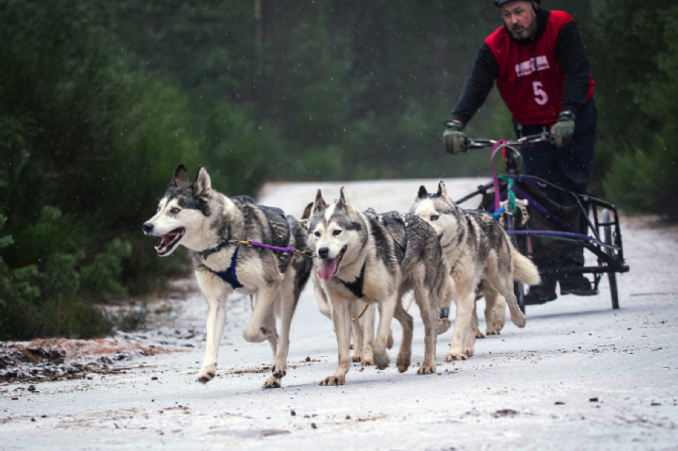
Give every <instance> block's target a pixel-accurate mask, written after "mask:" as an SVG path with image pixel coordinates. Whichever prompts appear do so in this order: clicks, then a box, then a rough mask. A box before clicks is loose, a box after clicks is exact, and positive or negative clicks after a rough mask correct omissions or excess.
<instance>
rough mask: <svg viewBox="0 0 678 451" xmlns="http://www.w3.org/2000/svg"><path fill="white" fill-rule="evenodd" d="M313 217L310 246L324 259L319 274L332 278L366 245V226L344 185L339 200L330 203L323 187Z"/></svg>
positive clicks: (317, 255) (309, 236)
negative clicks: (327, 201) (351, 202)
mask: <svg viewBox="0 0 678 451" xmlns="http://www.w3.org/2000/svg"><path fill="white" fill-rule="evenodd" d="M311 214H312V216H311V218H310V220H309V227H308V230H309V233H308V239H307V240H308V246H309V248H310V249H311V250H312V251H313V253H314V254H315V256H316V257H317V258H319V259H320V261H321V264H320V269H319V270H318V276H319V277H320V278H321V279H324V280H330V279H331V278H332V277H333V276H334V275H335V274H337V272H338V271H339V269H340V268H341V267H342V262H344V263H346V264H350V263H352V262H353V261H354V260H355V259H356V258H357V257H358V254H359V253H360V250H361V249H362V247H363V246H362V243H363V242H364V239H363V231H364V226H363V223H362V221H361V219H360V217H359V215H358V213H357V212H356V211H355V210H354V209H353V207H352V206H351V204H350V203H349V201H348V198H347V197H346V194H345V192H344V188H341V197H340V199H339V201H338V202H337V203H336V204H334V205H330V206H327V204H326V203H325V201H324V200H323V198H322V194H321V193H320V190H318V194H317V196H316V200H315V202H314V204H313V209H312V212H311Z"/></svg>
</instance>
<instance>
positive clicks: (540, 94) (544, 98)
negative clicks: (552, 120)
mask: <svg viewBox="0 0 678 451" xmlns="http://www.w3.org/2000/svg"><path fill="white" fill-rule="evenodd" d="M543 87H544V85H543V84H542V83H541V82H540V81H534V82H532V89H533V90H534V101H535V102H537V105H539V106H544V105H546V103H547V102H548V101H549V95H548V94H546V91H544V89H543Z"/></svg>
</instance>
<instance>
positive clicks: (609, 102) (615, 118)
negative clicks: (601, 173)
mask: <svg viewBox="0 0 678 451" xmlns="http://www.w3.org/2000/svg"><path fill="white" fill-rule="evenodd" d="M596 7H598V8H600V10H598V11H600V12H601V14H600V16H599V31H598V33H599V36H598V38H599V41H600V46H601V52H603V51H604V52H607V58H606V59H605V64H606V66H604V67H601V70H602V71H603V75H604V77H605V79H606V81H607V84H606V85H605V87H601V91H602V93H603V98H604V104H603V106H602V108H605V109H604V111H605V113H604V114H603V121H602V122H603V126H604V127H605V130H606V132H607V133H606V134H607V136H609V138H608V139H606V140H605V145H604V147H603V149H604V155H605V154H606V155H605V156H606V157H607V158H605V162H606V163H608V164H609V165H610V166H611V170H609V171H607V173H606V178H605V181H604V187H605V191H606V194H607V195H608V197H609V198H610V199H611V200H612V201H614V202H617V203H619V205H621V206H622V207H625V208H627V209H628V210H629V211H631V212H652V213H655V214H658V215H660V216H663V217H665V218H667V219H669V220H672V221H676V220H678V214H677V213H675V212H674V211H672V210H671V209H670V208H668V209H667V208H666V206H667V205H670V204H671V201H672V200H673V198H672V195H673V194H674V193H675V192H676V191H677V189H678V183H677V182H676V180H677V179H676V177H675V170H676V160H678V147H677V146H678V102H677V99H678V79H677V78H676V72H677V71H678V6H676V5H675V4H674V2H671V1H668V0H664V1H658V2H652V3H651V4H648V5H644V6H643V8H637V7H636V5H635V3H633V2H632V1H630V0H621V1H614V2H611V1H606V2H601V3H600V4H596ZM603 10H604V11H605V14H602V11H603Z"/></svg>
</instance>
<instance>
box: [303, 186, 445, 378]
mask: <svg viewBox="0 0 678 451" xmlns="http://www.w3.org/2000/svg"><path fill="white" fill-rule="evenodd" d="M308 224H309V226H308V231H309V232H308V239H307V242H308V246H309V248H310V249H311V250H312V251H313V252H314V255H315V256H316V257H317V258H316V259H315V261H314V265H315V268H314V270H316V271H317V275H318V278H317V279H316V278H314V281H316V283H319V284H320V289H321V290H322V292H323V293H324V294H325V295H326V296H327V298H329V300H330V302H329V304H330V305H331V308H332V315H331V316H332V321H333V322H334V329H335V332H336V335H337V344H338V347H339V365H338V367H337V369H336V371H335V372H334V374H333V375H331V376H328V377H327V378H325V379H324V380H323V381H322V382H321V383H320V385H343V384H344V383H345V379H346V373H347V372H348V370H349V368H350V366H351V358H350V355H349V353H350V340H351V310H352V309H351V306H352V304H353V303H354V302H356V301H358V300H361V301H364V302H367V303H368V304H369V303H376V304H377V305H378V307H379V311H380V318H379V324H378V327H377V332H376V338H375V340H374V349H373V354H374V363H375V364H376V366H377V367H378V368H379V369H383V368H386V367H387V366H388V364H389V362H390V359H389V357H388V354H387V352H386V347H387V342H388V335H389V330H390V325H391V320H392V318H393V317H394V316H395V318H396V319H397V320H398V321H399V322H400V323H401V325H402V327H403V340H402V343H401V345H400V351H399V353H398V358H397V360H396V364H397V367H398V370H399V371H400V372H404V371H406V370H407V368H408V367H409V366H410V359H411V353H412V351H411V346H412V327H413V321H412V317H411V316H410V315H409V314H408V313H407V312H406V311H405V309H404V308H403V306H402V304H401V303H400V300H401V298H402V296H403V294H405V293H406V292H408V291H410V290H412V289H414V291H415V294H416V299H417V303H418V305H419V310H420V312H421V316H422V320H423V323H424V328H425V356H424V361H423V362H422V365H421V367H420V368H419V371H418V372H419V374H430V373H433V372H435V368H436V363H435V348H436V320H437V314H438V309H439V302H440V301H442V300H444V299H445V297H446V295H447V294H448V291H449V286H448V284H449V280H450V278H449V269H448V267H447V265H446V264H445V262H444V261H443V260H442V253H441V249H440V245H439V243H438V239H437V236H436V234H435V231H434V230H433V228H432V227H430V226H429V225H428V224H427V223H426V222H425V221H423V220H421V219H420V218H418V217H417V216H414V215H400V214H399V213H396V212H391V213H384V214H377V213H375V212H374V211H371V210H368V211H366V212H364V213H361V212H358V211H356V210H355V209H354V208H353V206H352V205H351V203H350V202H349V200H348V197H347V196H346V193H345V191H344V189H343V188H342V189H341V195H340V198H339V200H338V201H337V202H336V203H335V204H332V205H327V204H326V203H325V200H324V199H323V197H322V194H321V192H320V190H318V194H317V196H316V199H315V202H314V204H313V209H312V216H311V218H310V219H309V223H308Z"/></svg>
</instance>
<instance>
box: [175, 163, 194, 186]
mask: <svg viewBox="0 0 678 451" xmlns="http://www.w3.org/2000/svg"><path fill="white" fill-rule="evenodd" d="M187 183H191V181H190V180H189V179H188V172H186V166H184V165H183V163H180V164H179V166H177V168H176V169H175V170H174V175H173V176H172V180H171V181H170V186H174V187H177V186H181V185H185V184H187Z"/></svg>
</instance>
